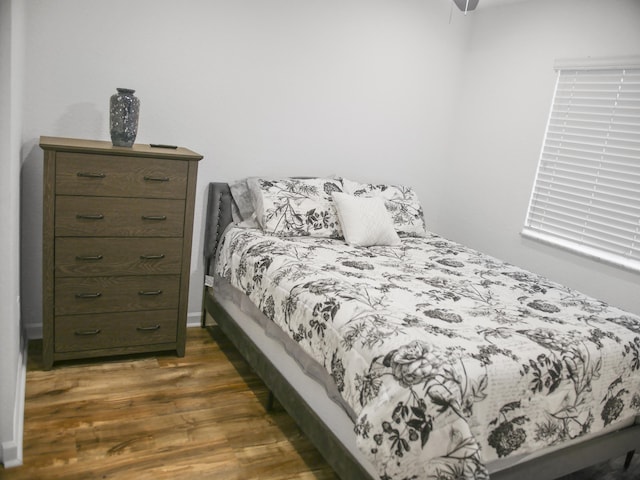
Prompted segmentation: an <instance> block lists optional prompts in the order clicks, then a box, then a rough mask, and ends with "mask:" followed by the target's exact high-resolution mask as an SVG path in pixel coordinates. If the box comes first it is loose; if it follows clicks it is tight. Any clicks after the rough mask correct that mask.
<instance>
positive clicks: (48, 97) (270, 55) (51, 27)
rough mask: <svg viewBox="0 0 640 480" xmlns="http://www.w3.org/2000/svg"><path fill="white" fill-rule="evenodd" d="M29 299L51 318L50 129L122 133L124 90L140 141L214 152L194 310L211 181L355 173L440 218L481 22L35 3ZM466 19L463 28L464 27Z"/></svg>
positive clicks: (198, 246)
mask: <svg viewBox="0 0 640 480" xmlns="http://www.w3.org/2000/svg"><path fill="white" fill-rule="evenodd" d="M26 17H27V31H28V36H27V45H26V48H27V51H26V85H25V108H24V110H25V111H24V155H25V169H24V171H25V173H24V175H23V189H24V190H25V192H28V193H27V195H26V197H27V198H24V199H23V200H24V201H23V211H24V216H23V222H24V223H25V228H24V232H25V234H24V235H23V238H22V242H23V244H22V246H23V249H24V250H25V255H24V256H23V259H24V260H23V264H22V272H23V297H24V298H23V304H24V306H25V307H24V308H25V311H24V314H25V319H26V322H27V323H28V325H29V326H30V330H31V331H32V333H33V332H37V331H38V329H39V328H40V326H41V299H40V291H41V278H40V272H41V261H42V255H41V248H42V246H41V235H42V233H41V232H42V227H41V216H42V206H41V194H42V152H41V151H40V149H39V148H38V146H37V143H38V138H39V136H40V135H58V136H69V137H85V138H95V139H103V140H108V139H109V133H108V108H107V107H108V100H109V96H110V95H111V94H112V93H114V92H115V88H116V87H128V88H134V89H136V94H137V95H138V96H139V98H140V99H141V114H140V115H141V116H140V127H139V133H138V139H137V140H138V141H139V142H142V143H149V142H157V143H173V144H178V145H182V146H186V147H188V148H191V149H193V150H196V151H198V152H199V153H201V154H203V155H204V160H202V161H201V162H200V170H199V178H198V190H197V203H196V217H195V231H194V245H193V261H192V270H193V272H192V277H191V295H190V306H189V312H191V317H192V319H193V320H194V321H197V319H198V317H199V311H200V307H201V290H202V288H201V281H202V277H203V273H204V270H203V266H202V263H203V262H202V260H201V256H202V253H201V252H202V247H203V245H202V244H203V241H202V227H203V225H204V223H205V222H204V218H203V215H204V210H205V204H204V198H205V188H206V185H207V183H208V182H209V181H213V180H218V181H232V180H234V179H238V178H241V177H243V176H247V175H256V174H283V175H295V174H297V175H300V174H311V175H315V174H318V175H323V174H334V173H335V174H342V175H345V176H350V177H353V178H361V179H362V180H376V181H386V180H389V181H394V182H403V183H410V184H413V185H415V186H417V187H419V194H420V195H421V197H423V199H424V203H425V205H426V210H427V215H428V216H432V215H433V214H434V213H435V212H436V211H437V210H439V209H440V208H441V207H442V205H440V203H439V202H440V200H439V198H438V197H437V196H434V195H433V192H434V191H435V190H434V187H435V185H436V184H437V183H438V182H439V181H440V176H439V175H437V172H438V170H439V169H440V168H441V166H442V160H443V159H444V158H445V155H446V152H447V149H448V148H449V144H450V142H449V141H448V132H449V125H450V123H451V116H452V113H453V112H452V109H451V107H452V105H453V103H454V101H455V99H456V95H457V92H458V88H457V83H458V81H459V79H460V75H459V72H460V68H461V65H462V53H463V47H464V45H465V44H466V31H467V30H468V26H469V22H470V19H471V17H470V16H467V17H465V16H463V15H462V14H461V13H460V12H458V11H457V10H455V11H452V10H451V6H450V4H449V3H448V2H447V1H444V0H442V1H431V0H430V1H424V0H323V1H319V0H269V1H265V0H244V1H238V0H215V1H210V0H185V1H181V2H175V1H168V0H165V1H158V0H136V1H129V0H117V1H114V0H109V1H107V0H103V1H92V2H87V1H85V0H58V1H56V2H51V1H48V0H29V1H28V2H27V3H26ZM450 18H451V22H450Z"/></svg>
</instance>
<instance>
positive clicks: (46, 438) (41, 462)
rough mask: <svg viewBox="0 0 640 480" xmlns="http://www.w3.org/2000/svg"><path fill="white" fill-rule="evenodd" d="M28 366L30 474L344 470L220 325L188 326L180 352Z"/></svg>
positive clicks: (16, 475) (9, 474) (33, 355)
mask: <svg viewBox="0 0 640 480" xmlns="http://www.w3.org/2000/svg"><path fill="white" fill-rule="evenodd" d="M41 353H42V343H41V342H31V343H30V345H29V356H28V362H27V363H28V366H27V388H26V403H25V428H24V451H23V458H24V465H23V466H22V467H18V468H14V469H10V470H4V469H2V468H0V478H2V479H5V478H6V479H7V480H21V479H32V478H39V479H65V480H66V479H87V478H101V479H103V478H104V479H108V478H119V479H120V478H135V479H136V480H139V479H143V480H144V479H154V480H156V479H158V480H162V479H182V478H184V479H194V478H195V479H197V478H207V479H208V478H224V479H225V480H226V479H230V480H234V479H237V480H245V479H264V480H269V479H284V478H291V479H294V478H299V479H323V480H324V479H334V480H335V479H336V478H337V477H336V476H335V475H334V474H333V472H332V471H331V469H330V468H329V467H328V465H327V464H326V462H324V460H323V459H322V458H321V457H320V455H319V454H318V452H317V451H316V450H315V449H314V448H313V446H312V445H311V444H310V443H309V441H308V440H307V439H306V437H304V435H302V434H301V432H300V430H299V429H298V427H297V426H296V425H295V424H294V423H293V421H292V420H291V418H290V417H289V416H288V415H287V414H286V412H284V410H282V409H281V408H278V407H276V409H275V410H274V411H272V412H267V411H266V409H265V405H266V400H267V395H268V392H267V390H266V388H265V386H264V384H262V382H261V381H260V379H259V378H258V377H257V376H256V375H255V374H254V373H253V372H251V370H250V368H249V367H248V365H247V364H246V363H245V362H244V360H243V359H242V358H241V357H240V355H239V354H238V352H237V351H236V350H235V349H234V348H233V347H232V345H231V344H230V342H229V341H228V340H227V339H226V338H225V337H224V336H223V335H222V334H220V333H219V332H217V331H215V327H214V331H213V332H212V333H210V331H209V330H205V329H200V328H190V329H187V350H186V355H185V356H184V357H182V358H180V357H177V356H176V355H175V354H166V355H165V354H159V355H155V356H148V355H147V356H144V355H132V356H129V357H123V358H109V359H100V360H83V361H66V362H60V363H58V364H56V366H55V367H54V368H53V370H50V371H45V370H43V364H42V359H41Z"/></svg>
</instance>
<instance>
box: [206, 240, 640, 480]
mask: <svg viewBox="0 0 640 480" xmlns="http://www.w3.org/2000/svg"><path fill="white" fill-rule="evenodd" d="M217 273H218V274H219V275H221V276H223V277H226V278H227V279H228V280H229V281H230V282H231V284H232V285H234V286H235V287H237V288H238V289H240V290H242V291H243V292H244V293H246V294H247V295H248V296H249V298H250V299H251V300H252V302H253V303H254V304H255V305H257V306H258V307H259V308H260V309H261V311H262V312H263V313H264V314H265V316H266V317H267V318H269V319H270V320H272V321H273V322H274V323H276V324H277V325H278V326H279V327H281V328H282V329H283V330H284V331H286V332H288V333H289V335H290V336H291V337H292V338H293V339H294V340H295V341H296V342H298V343H299V344H300V345H301V347H302V348H303V349H304V350H306V351H307V353H309V355H310V356H311V357H312V358H314V359H315V360H316V361H317V362H319V363H320V364H321V365H322V366H324V368H326V370H327V371H328V372H329V374H330V375H331V377H332V378H333V379H334V381H335V383H336V386H337V388H338V390H339V392H341V394H342V396H343V398H344V399H345V401H346V402H347V403H348V404H349V405H350V406H351V407H352V408H353V410H354V411H355V412H356V414H357V421H356V423H355V425H354V432H355V435H356V436H357V441H358V445H359V447H360V449H361V450H362V451H363V452H364V453H365V454H366V455H367V456H368V457H369V458H370V460H371V462H372V463H373V464H374V465H375V466H376V468H377V469H378V472H379V475H380V478H381V479H385V480H387V479H388V480H391V479H405V478H416V479H419V478H429V479H438V480H445V479H447V480H449V479H454V478H455V479H475V480H481V479H486V478H488V473H487V469H486V467H485V465H486V463H487V462H490V461H492V460H496V459H500V458H510V457H515V456H518V455H520V454H526V453H528V452H532V451H535V450H538V449H540V448H544V447H546V446H555V445H561V444H562V443H563V442H565V441H568V440H571V439H576V438H579V437H582V436H584V435H587V434H591V433H597V432H599V431H601V430H602V429H603V428H605V427H611V426H612V425H615V424H616V422H619V421H621V420H624V419H626V418H629V417H632V416H635V415H637V414H638V413H640V318H639V317H638V316H635V315H632V314H630V313H628V312H623V311H621V310H619V309H616V308H614V307H610V306H608V305H607V304H606V303H604V302H601V301H598V300H595V299H593V298H590V297H587V296H585V295H583V294H580V293H578V292H576V291H574V290H571V289H569V288H567V287H564V286H562V285H559V284H557V283H554V282H551V281H549V280H547V279H545V278H542V277H540V276H538V275H535V274H533V273H531V272H527V271H524V270H522V269H519V268H517V267H514V266H512V265H509V264H506V263H504V262H501V261H499V260H497V259H495V258H492V257H489V256H487V255H483V254H481V253H479V252H476V251H474V250H472V249H469V248H466V247H463V246H461V245H459V244H457V243H455V242H451V241H448V240H446V239H444V238H441V237H438V236H436V235H433V234H427V235H426V236H425V237H424V238H419V237H407V238H403V239H402V243H401V245H399V246H394V247H370V248H364V247H354V246H348V245H346V244H345V243H344V242H342V241H338V240H333V239H327V238H309V237H304V238H295V239H293V238H275V237H271V236H268V235H265V234H263V233H261V232H260V231H258V230H244V229H239V228H233V229H230V230H229V232H228V233H227V234H226V236H225V237H224V240H223V243H222V245H221V248H220V249H219V259H218V262H217Z"/></svg>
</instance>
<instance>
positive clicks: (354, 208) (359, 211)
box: [331, 192, 400, 247]
mask: <svg viewBox="0 0 640 480" xmlns="http://www.w3.org/2000/svg"><path fill="white" fill-rule="evenodd" d="M331 196H332V197H333V203H334V206H335V207H336V210H337V212H338V219H339V220H340V226H341V227H342V232H343V234H344V239H345V241H346V242H347V243H348V244H349V245H359V246H361V247H369V246H373V245H398V244H400V237H398V234H397V233H396V230H395V228H394V225H393V219H392V218H391V214H390V213H389V212H388V211H387V207H385V204H384V200H383V199H382V198H380V197H354V196H353V195H347V194H346V193H339V192H333V193H332V195H331Z"/></svg>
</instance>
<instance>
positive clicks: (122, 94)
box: [109, 88, 140, 147]
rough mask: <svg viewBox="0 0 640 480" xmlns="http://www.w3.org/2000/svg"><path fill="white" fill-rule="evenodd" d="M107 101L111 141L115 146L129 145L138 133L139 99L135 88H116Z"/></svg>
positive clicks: (131, 144)
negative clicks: (116, 91)
mask: <svg viewBox="0 0 640 480" xmlns="http://www.w3.org/2000/svg"><path fill="white" fill-rule="evenodd" d="M117 90H118V93H114V94H113V95H112V96H111V99H110V101H109V117H110V118H109V119H110V122H109V123H110V130H111V143H113V145H114V146H115V147H131V146H133V142H135V140H136V135H137V134H138V115H139V113H140V99H139V98H138V97H136V96H135V95H134V93H135V90H131V89H129V88H118V89H117Z"/></svg>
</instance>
